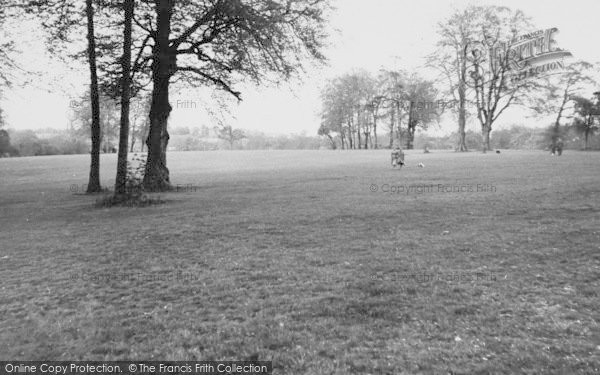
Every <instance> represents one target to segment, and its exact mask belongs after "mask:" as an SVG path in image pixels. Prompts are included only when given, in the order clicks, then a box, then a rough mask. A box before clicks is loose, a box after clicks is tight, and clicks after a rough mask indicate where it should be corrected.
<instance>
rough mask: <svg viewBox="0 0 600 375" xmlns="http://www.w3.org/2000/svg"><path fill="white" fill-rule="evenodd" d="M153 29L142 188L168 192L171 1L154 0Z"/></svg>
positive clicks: (172, 53) (172, 62)
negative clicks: (146, 147) (151, 84)
mask: <svg viewBox="0 0 600 375" xmlns="http://www.w3.org/2000/svg"><path fill="white" fill-rule="evenodd" d="M155 6H156V13H157V28H156V32H155V34H156V37H155V41H156V43H155V45H154V50H153V58H154V62H153V64H152V82H153V84H154V87H153V89H152V103H151V105H150V131H149V134H148V140H147V141H146V145H147V146H148V159H147V161H146V171H145V174H144V182H143V183H144V188H145V189H147V190H150V191H165V190H170V189H171V188H172V187H171V182H170V179H169V169H168V168H167V145H168V143H169V133H168V131H167V124H168V120H169V115H170V113H171V109H172V108H171V105H170V104H169V83H170V78H171V75H172V74H173V73H174V72H175V70H176V60H175V59H176V55H175V51H174V50H171V48H170V47H169V35H170V34H171V16H172V14H173V1H172V0H156V5H155Z"/></svg>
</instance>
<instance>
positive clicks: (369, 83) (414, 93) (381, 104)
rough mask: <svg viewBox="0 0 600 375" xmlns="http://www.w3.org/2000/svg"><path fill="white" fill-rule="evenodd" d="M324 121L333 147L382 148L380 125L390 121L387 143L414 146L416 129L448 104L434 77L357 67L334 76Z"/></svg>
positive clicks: (325, 96)
mask: <svg viewBox="0 0 600 375" xmlns="http://www.w3.org/2000/svg"><path fill="white" fill-rule="evenodd" d="M321 99H322V110H321V119H322V120H321V126H320V128H319V131H318V134H319V135H320V136H324V137H326V138H327V139H328V140H329V142H330V145H331V148H334V149H336V148H338V147H339V148H341V149H369V148H380V146H381V143H380V142H379V139H380V138H379V135H378V133H377V131H378V130H381V125H382V124H385V125H386V126H387V134H388V147H392V146H393V145H394V144H396V145H398V146H400V145H402V146H403V147H405V148H407V149H412V148H413V143H414V136H415V131H416V130H417V128H421V129H426V128H427V127H428V126H430V125H431V124H433V123H435V122H437V121H438V120H439V116H440V115H441V113H442V111H443V109H444V106H445V103H444V102H442V101H438V100H437V90H436V89H435V88H434V85H433V82H431V81H428V80H425V79H423V78H421V77H419V76H418V75H416V74H412V75H409V74H407V73H406V72H404V71H388V70H382V71H381V72H379V74H378V75H377V76H375V75H373V74H371V73H369V72H367V71H358V72H354V73H349V74H345V75H342V76H340V77H337V78H335V79H333V80H330V81H329V82H327V84H326V85H325V87H324V89H323V90H322V93H321Z"/></svg>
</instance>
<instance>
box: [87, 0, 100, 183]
mask: <svg viewBox="0 0 600 375" xmlns="http://www.w3.org/2000/svg"><path fill="white" fill-rule="evenodd" d="M85 13H86V16H87V42H88V51H87V52H88V63H89V66H90V100H91V107H92V126H91V129H90V130H91V138H92V152H91V163H90V176H89V180H88V185H87V192H88V193H97V192H99V191H101V190H102V187H101V186H100V142H101V141H102V139H101V135H100V94H99V92H98V71H97V68H96V39H95V36H94V35H95V34H94V8H93V5H92V0H86V7H85Z"/></svg>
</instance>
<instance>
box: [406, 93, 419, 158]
mask: <svg viewBox="0 0 600 375" xmlns="http://www.w3.org/2000/svg"><path fill="white" fill-rule="evenodd" d="M413 106H414V101H412V100H411V101H410V106H409V107H408V125H407V129H406V130H407V131H406V149H407V150H412V149H413V142H414V139H415V128H416V126H417V124H416V121H415V119H414V117H413V116H414V111H413Z"/></svg>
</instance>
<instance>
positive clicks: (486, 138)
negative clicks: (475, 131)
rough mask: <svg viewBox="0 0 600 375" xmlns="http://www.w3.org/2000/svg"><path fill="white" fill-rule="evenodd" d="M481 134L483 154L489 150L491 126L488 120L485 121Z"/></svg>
mask: <svg viewBox="0 0 600 375" xmlns="http://www.w3.org/2000/svg"><path fill="white" fill-rule="evenodd" d="M481 132H482V135H483V153H484V154H485V153H486V152H487V151H489V150H491V147H490V133H491V132H492V124H490V120H489V119H486V120H485V125H484V126H482V127H481Z"/></svg>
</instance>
